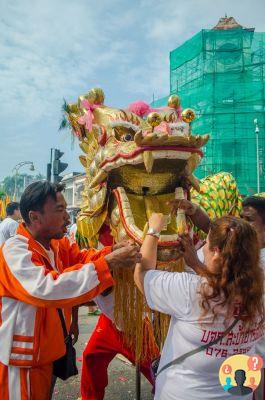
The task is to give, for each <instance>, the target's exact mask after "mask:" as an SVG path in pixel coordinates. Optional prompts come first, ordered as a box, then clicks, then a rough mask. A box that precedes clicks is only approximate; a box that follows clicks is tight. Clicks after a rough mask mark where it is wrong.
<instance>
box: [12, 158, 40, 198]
mask: <svg viewBox="0 0 265 400" xmlns="http://www.w3.org/2000/svg"><path fill="white" fill-rule="evenodd" d="M24 165H30V167H29V170H30V171H35V168H34V164H33V162H32V161H22V162H20V163H18V164H17V165H15V166H14V168H13V169H12V172H13V173H14V175H15V188H14V195H13V200H16V197H17V177H18V175H19V174H18V170H19V169H20V168H21V167H24ZM24 189H25V179H24Z"/></svg>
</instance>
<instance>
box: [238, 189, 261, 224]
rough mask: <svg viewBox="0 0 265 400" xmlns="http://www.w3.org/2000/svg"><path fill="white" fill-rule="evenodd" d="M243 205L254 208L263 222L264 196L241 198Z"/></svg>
mask: <svg viewBox="0 0 265 400" xmlns="http://www.w3.org/2000/svg"><path fill="white" fill-rule="evenodd" d="M243 207H252V208H255V210H256V211H257V213H258V214H259V216H260V217H261V218H262V221H263V222H264V224H265V197H261V196H249V197H246V198H245V199H244V200H243Z"/></svg>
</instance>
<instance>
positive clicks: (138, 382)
mask: <svg viewBox="0 0 265 400" xmlns="http://www.w3.org/2000/svg"><path fill="white" fill-rule="evenodd" d="M135 375H136V376H135V389H136V400H141V371H140V364H139V362H138V363H137V364H136V365H135Z"/></svg>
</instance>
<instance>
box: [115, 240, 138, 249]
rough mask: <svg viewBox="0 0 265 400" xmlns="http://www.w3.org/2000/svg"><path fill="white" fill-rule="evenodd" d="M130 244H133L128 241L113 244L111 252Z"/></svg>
mask: <svg viewBox="0 0 265 400" xmlns="http://www.w3.org/2000/svg"><path fill="white" fill-rule="evenodd" d="M130 243H133V242H132V241H130V240H123V241H122V242H119V243H115V244H114V245H113V246H112V251H115V250H118V249H120V248H121V247H124V246H126V245H127V244H130Z"/></svg>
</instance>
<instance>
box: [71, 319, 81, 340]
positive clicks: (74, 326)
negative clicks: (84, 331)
mask: <svg viewBox="0 0 265 400" xmlns="http://www.w3.org/2000/svg"><path fill="white" fill-rule="evenodd" d="M69 335H71V336H72V340H73V344H75V343H76V342H77V341H78V336H79V327H78V321H72V323H71V326H70V330H69Z"/></svg>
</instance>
